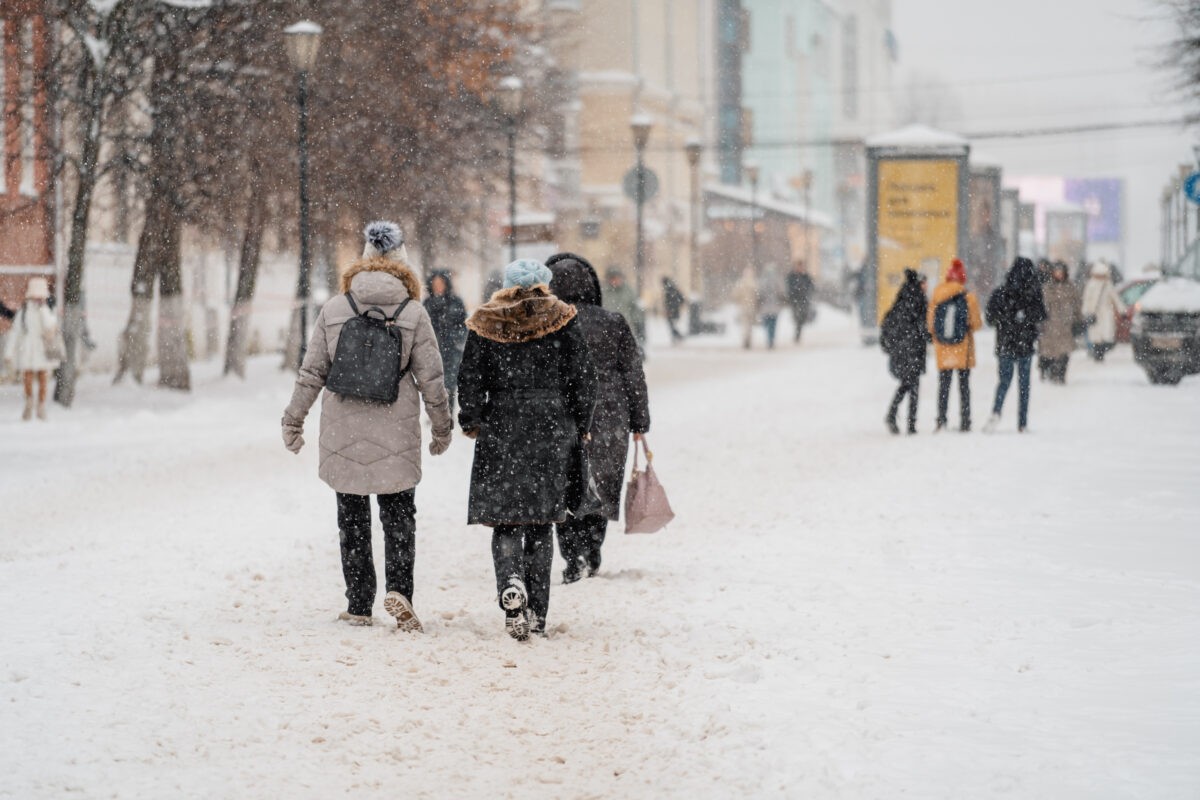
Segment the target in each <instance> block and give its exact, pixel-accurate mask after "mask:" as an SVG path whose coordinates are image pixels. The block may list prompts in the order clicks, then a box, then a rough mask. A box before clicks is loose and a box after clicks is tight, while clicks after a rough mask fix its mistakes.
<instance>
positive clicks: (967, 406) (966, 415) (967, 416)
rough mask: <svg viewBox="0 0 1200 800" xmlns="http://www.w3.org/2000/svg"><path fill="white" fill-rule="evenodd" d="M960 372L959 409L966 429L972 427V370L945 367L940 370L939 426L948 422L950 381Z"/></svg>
mask: <svg viewBox="0 0 1200 800" xmlns="http://www.w3.org/2000/svg"><path fill="white" fill-rule="evenodd" d="M955 372H958V403H959V411H960V412H961V413H962V427H963V430H966V429H968V428H970V427H971V370H969V369H960V370H952V369H944V370H938V415H937V422H938V427H941V426H942V425H945V424H946V417H947V414H948V413H949V411H950V381H951V379H952V378H953V377H954V373H955Z"/></svg>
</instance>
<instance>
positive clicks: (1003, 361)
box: [983, 258, 1046, 433]
mask: <svg viewBox="0 0 1200 800" xmlns="http://www.w3.org/2000/svg"><path fill="white" fill-rule="evenodd" d="M1045 321H1046V305H1045V303H1044V301H1043V299H1042V284H1041V281H1040V280H1039V279H1038V274H1037V268H1036V267H1034V265H1033V262H1032V261H1030V260H1029V259H1028V258H1018V259H1017V260H1016V261H1014V262H1013V266H1012V269H1010V270H1009V271H1008V277H1007V278H1005V280H1004V285H1002V286H1001V287H1000V288H999V289H997V290H996V291H994V292H992V296H991V297H990V298H989V299H988V304H987V323H988V324H989V325H991V326H992V327H994V328H995V329H996V356H997V357H998V358H999V360H1000V380H999V382H998V383H997V384H996V401H995V403H993V405H992V416H991V417H990V418H989V419H988V421H987V423H986V424H985V425H984V427H983V430H984V432H985V433H991V432H992V431H994V430H996V425H998V424H999V422H1000V412H1001V411H1003V410H1004V398H1005V396H1006V395H1007V394H1008V387H1009V386H1011V385H1012V379H1013V370H1014V369H1015V370H1016V372H1017V376H1018V386H1017V391H1018V395H1019V402H1018V404H1017V430H1018V431H1020V432H1022V433H1024V432H1025V429H1026V428H1027V427H1028V425H1029V392H1030V386H1029V382H1030V376H1029V374H1030V371H1031V368H1032V364H1033V352H1034V348H1035V346H1036V344H1037V340H1038V330H1039V328H1040V327H1041V324H1042V323H1043V322H1045Z"/></svg>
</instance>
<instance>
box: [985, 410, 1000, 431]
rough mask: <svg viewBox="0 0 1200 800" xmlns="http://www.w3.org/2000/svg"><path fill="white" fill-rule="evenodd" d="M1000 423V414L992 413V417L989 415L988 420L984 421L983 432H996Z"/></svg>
mask: <svg viewBox="0 0 1200 800" xmlns="http://www.w3.org/2000/svg"><path fill="white" fill-rule="evenodd" d="M999 424H1000V415H999V414H992V415H991V416H990V417H988V421H987V422H985V423H983V432H984V433H995V432H996V426H997V425H999Z"/></svg>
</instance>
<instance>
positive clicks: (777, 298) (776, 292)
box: [758, 265, 787, 350]
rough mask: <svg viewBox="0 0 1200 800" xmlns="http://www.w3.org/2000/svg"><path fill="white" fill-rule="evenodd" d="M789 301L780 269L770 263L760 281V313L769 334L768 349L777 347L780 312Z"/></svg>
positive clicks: (764, 327)
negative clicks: (780, 275)
mask: <svg viewBox="0 0 1200 800" xmlns="http://www.w3.org/2000/svg"><path fill="white" fill-rule="evenodd" d="M786 302H787V290H786V289H785V288H784V285H783V280H782V279H781V278H780V277H779V271H778V270H776V269H775V267H774V266H772V265H768V266H767V268H766V269H764V270H763V274H762V278H761V279H759V282H758V313H759V315H760V316H761V317H762V324H763V329H764V330H765V331H766V334H767V349H768V350H774V349H775V332H776V330H777V329H778V327H779V314H780V312H782V311H783V306H784V303H786Z"/></svg>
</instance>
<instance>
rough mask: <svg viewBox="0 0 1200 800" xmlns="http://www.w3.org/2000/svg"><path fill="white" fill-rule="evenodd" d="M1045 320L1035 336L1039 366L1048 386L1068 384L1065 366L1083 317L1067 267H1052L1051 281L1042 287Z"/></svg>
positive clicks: (1073, 349)
mask: <svg viewBox="0 0 1200 800" xmlns="http://www.w3.org/2000/svg"><path fill="white" fill-rule="evenodd" d="M1042 297H1043V299H1044V301H1045V305H1046V321H1045V322H1044V323H1042V330H1041V334H1040V335H1039V337H1038V363H1040V364H1042V363H1044V364H1045V376H1046V377H1047V378H1048V379H1049V380H1050V382H1051V383H1060V384H1061V383H1066V382H1067V365H1068V364H1069V363H1070V360H1071V353H1073V352H1074V351H1075V334H1076V332H1077V331H1078V330H1079V329H1080V327H1081V324H1082V322H1083V316H1082V313H1081V311H1080V300H1079V291H1078V290H1077V289H1076V288H1075V285H1074V284H1073V283H1071V278H1070V274H1069V272H1068V271H1067V265H1066V264H1064V263H1063V262H1061V261H1059V262H1056V263H1055V264H1054V266H1053V267H1052V268H1051V273H1050V280H1049V281H1048V282H1046V283H1044V284H1043V286H1042Z"/></svg>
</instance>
